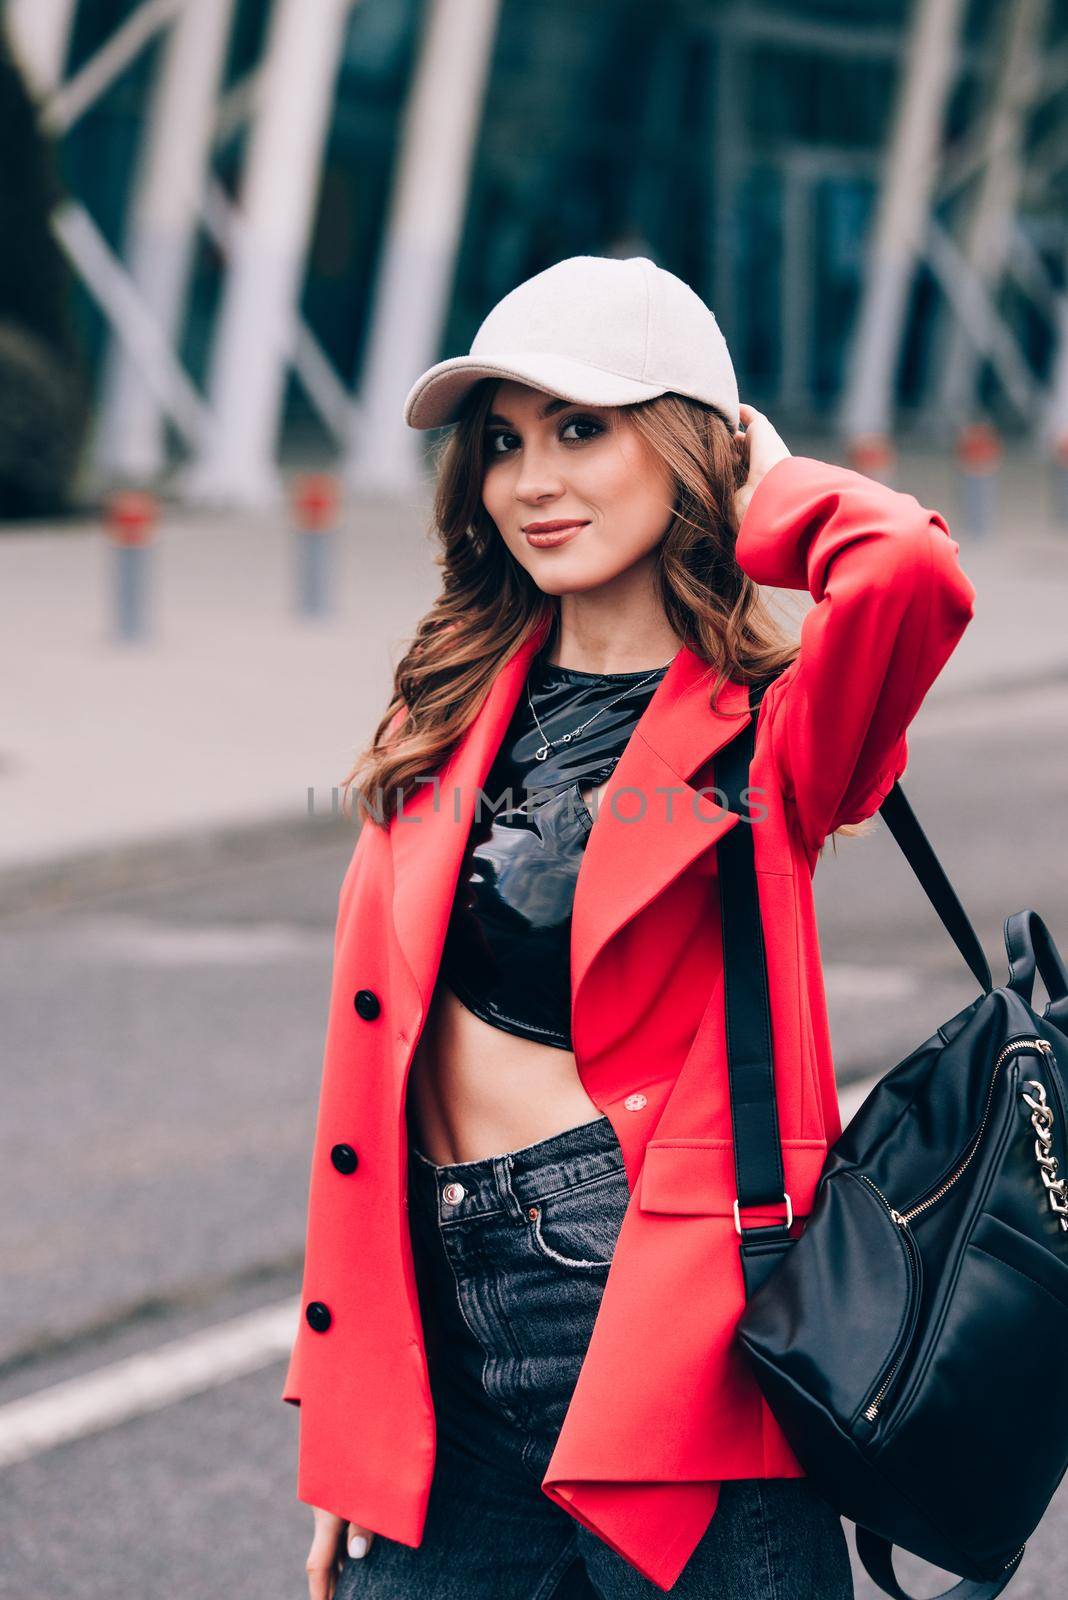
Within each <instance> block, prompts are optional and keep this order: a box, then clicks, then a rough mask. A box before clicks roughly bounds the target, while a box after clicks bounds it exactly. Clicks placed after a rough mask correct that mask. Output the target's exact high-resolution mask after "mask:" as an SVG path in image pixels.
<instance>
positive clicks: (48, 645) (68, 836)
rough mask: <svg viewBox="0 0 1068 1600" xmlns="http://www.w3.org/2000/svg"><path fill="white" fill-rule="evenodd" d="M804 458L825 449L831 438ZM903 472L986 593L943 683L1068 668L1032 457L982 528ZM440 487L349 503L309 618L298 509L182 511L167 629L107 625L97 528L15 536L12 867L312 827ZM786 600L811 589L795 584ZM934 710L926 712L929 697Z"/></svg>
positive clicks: (166, 593) (363, 709) (403, 612)
mask: <svg viewBox="0 0 1068 1600" xmlns="http://www.w3.org/2000/svg"><path fill="white" fill-rule="evenodd" d="M794 448H795V453H798V454H822V455H823V457H824V459H831V456H830V453H829V451H828V448H827V446H826V444H825V443H824V445H823V446H822V447H815V446H813V447H811V448H809V449H808V450H805V449H802V448H800V447H798V446H797V445H795V446H794ZM898 482H899V483H900V484H901V485H902V486H904V485H907V486H908V488H909V489H910V490H912V492H914V493H916V494H917V495H918V496H919V498H920V499H921V500H923V501H924V503H926V504H928V505H932V506H937V507H938V508H939V509H940V510H942V511H943V512H944V514H945V515H946V516H947V519H948V520H949V522H950V525H951V527H952V528H953V531H954V535H955V537H958V538H959V541H960V544H961V560H962V564H963V566H964V568H965V571H966V572H967V573H968V575H969V577H971V579H972V581H973V582H974V584H975V586H976V589H977V591H978V600H977V607H976V617H975V620H974V622H973V624H972V626H971V628H970V629H969V630H968V633H967V634H966V635H965V638H964V640H963V641H962V643H961V645H960V647H959V648H958V650H957V652H956V653H955V655H954V657H953V659H952V660H951V662H950V664H949V666H948V667H947V669H946V671H945V673H944V674H943V676H942V678H941V679H940V681H939V683H938V684H937V685H936V687H935V689H934V691H933V692H932V695H931V697H930V700H931V702H933V701H934V700H935V699H936V698H937V699H942V698H943V697H951V696H954V695H961V694H970V693H974V692H975V691H977V690H980V689H982V688H983V687H984V686H986V685H992V686H993V685H998V686H1001V687H1005V686H1007V685H1008V684H1010V683H1017V682H1018V683H1019V684H1020V685H1021V686H1024V685H1026V684H1038V683H1041V682H1043V681H1047V680H1049V679H1052V678H1056V677H1059V676H1063V675H1065V674H1068V627H1066V625H1065V617H1066V616H1068V530H1056V529H1055V528H1054V527H1053V526H1052V524H1051V522H1050V519H1049V513H1048V508H1047V506H1046V504H1045V496H1046V493H1047V486H1045V485H1044V484H1043V483H1042V481H1041V480H1040V478H1039V477H1038V476H1037V474H1036V469H1035V468H1034V466H1033V465H1032V464H1031V463H1030V462H1028V461H1026V460H1018V461H1015V462H1010V463H1008V464H1007V466H1006V471H1005V473H1004V475H1003V484H1002V503H1003V506H1004V507H1005V514H1004V516H1003V517H1002V519H1001V525H1000V527H999V529H998V531H997V533H996V534H995V535H993V536H991V537H990V538H989V539H986V540H975V539H971V538H969V537H968V536H967V534H966V533H965V532H964V530H963V529H959V530H958V527H957V525H956V520H955V503H956V496H955V489H954V483H953V478H952V467H951V464H950V463H948V462H947V461H945V460H944V459H941V458H938V457H935V456H931V457H928V458H917V459H915V460H912V461H909V462H906V463H904V464H903V465H902V467H901V469H900V471H899V474H898ZM428 522H429V498H428V496H427V495H425V494H424V495H423V496H418V495H413V497H412V498H411V500H410V501H408V502H406V503H396V502H389V503H387V502H384V501H379V502H364V503H360V504H356V505H350V506H349V507H348V510H347V513H346V517H345V522H344V525H343V527H342V529H341V530H339V532H338V534H337V536H336V538H337V557H338V563H337V577H336V584H335V586H334V594H335V600H336V612H335V615H334V616H333V617H331V618H330V619H329V620H326V621H310V620H304V619H301V618H299V617H297V616H296V615H295V613H294V609H293V606H294V594H295V589H296V581H295V550H294V535H293V534H292V532H291V530H290V528H289V526H288V523H287V521H286V519H285V518H284V516H271V517H265V516H262V515H261V516H256V517H251V516H237V515H228V516H223V517H219V516H205V515H196V514H190V513H186V512H183V511H178V510H174V509H171V510H166V509H165V511H164V515H163V518H162V522H161V527H160V533H159V537H158V540H157V543H156V545H155V547H154V548H153V550H152V551H151V554H150V561H151V563H152V569H153V571H152V582H153V591H154V592H153V602H154V603H153V607H152V613H153V633H152V636H151V639H150V641H149V642H147V643H145V644H136V645H130V644H126V645H123V644H116V643H113V642H112V641H111V639H110V637H109V623H110V603H111V589H110V585H111V577H112V569H111V558H112V555H113V551H112V549H111V547H110V546H109V544H108V543H107V541H106V539H105V538H104V536H103V534H102V533H101V531H100V529H99V528H98V527H97V526H94V525H86V526H77V525H76V526H73V527H70V526H68V527H65V528H63V529H56V530H46V529H39V528H34V529H30V528H20V529H14V530H6V531H4V532H2V533H0V670H2V673H3V681H4V684H5V686H6V693H5V694H4V696H3V711H2V714H0V800H2V813H3V827H2V830H0V872H4V873H5V874H8V873H12V872H14V873H16V874H17V875H21V874H22V873H24V872H25V871H26V870H27V869H29V870H39V869H42V868H45V867H46V866H47V865H48V864H49V863H53V864H59V863H63V862H65V861H69V860H70V859H71V858H74V857H78V856H81V855H85V854H86V853H91V852H114V851H117V850H122V849H124V848H127V847H130V846H137V845H146V844H150V843H159V844H161V845H163V844H165V843H166V842H167V841H168V840H178V839H182V838H187V837H189V836H191V835H195V834H197V833H199V832H204V831H206V830H216V829H220V828H221V829H233V828H244V827H250V826H254V825H257V824H259V825H262V824H267V823H271V822H278V823H279V824H283V825H287V826H293V827H299V825H300V824H301V823H302V822H304V823H305V824H307V823H308V818H309V811H308V805H309V802H308V791H309V790H311V791H312V794H313V796H314V807H315V811H316V813H317V815H318V817H319V819H320V820H321V818H322V817H323V816H324V815H325V814H327V813H329V811H330V807H331V800H332V796H331V791H332V789H333V787H334V786H335V785H337V784H338V783H339V782H340V780H341V779H342V778H343V777H344V775H345V773H346V772H347V770H348V768H349V766H350V764H351V762H352V760H353V758H354V757H355V754H356V752H357V749H358V748H359V746H360V745H361V744H362V743H363V741H364V740H365V739H366V738H367V737H368V736H369V735H370V733H371V731H372V729H373V727H374V725H375V722H376V720H377V718H378V717H379V716H380V715H381V712H382V710H383V709H384V706H385V703H386V699H387V697H388V692H389V687H390V683H391V680H392V668H393V664H394V663H395V662H396V661H397V660H398V659H399V657H400V655H401V653H402V652H403V649H404V647H405V639H406V636H407V634H408V632H409V630H411V629H412V628H414V625H415V623H416V621H417V619H418V617H419V616H420V615H421V614H422V612H423V611H424V610H425V609H426V607H427V606H428V605H429V604H430V602H431V600H432V599H433V597H434V594H435V593H436V591H437V588H438V572H437V569H436V567H435V566H434V563H433V559H432V556H433V546H432V545H431V544H430V543H429V542H428V536H427V533H426V531H425V530H426V528H427V526H428ZM786 599H787V606H786V610H785V613H784V614H785V615H786V616H787V617H794V618H799V617H800V615H801V613H802V611H803V608H804V602H803V601H800V600H799V597H794V596H788V597H786ZM921 717H922V713H921Z"/></svg>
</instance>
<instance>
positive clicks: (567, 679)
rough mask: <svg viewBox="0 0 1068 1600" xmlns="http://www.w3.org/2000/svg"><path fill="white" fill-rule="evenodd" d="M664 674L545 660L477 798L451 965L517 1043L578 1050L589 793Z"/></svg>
mask: <svg viewBox="0 0 1068 1600" xmlns="http://www.w3.org/2000/svg"><path fill="white" fill-rule="evenodd" d="M666 671H667V665H665V666H662V667H658V668H655V669H653V670H652V671H651V672H610V673H601V672H580V671H577V670H575V669H573V668H571V667H558V666H554V665H553V664H552V663H551V662H549V661H547V660H546V659H545V653H544V651H543V652H542V653H540V654H539V655H538V656H536V657H535V658H534V660H533V662H532V663H531V667H530V671H529V672H528V674H527V682H526V687H525V690H524V692H522V693H521V694H520V697H519V701H518V704H517V705H516V709H515V712H514V714H513V716H512V719H511V722H510V723H509V725H508V728H507V730H506V732H505V735H504V738H503V740H502V741H501V745H500V748H499V750H498V752H497V755H496V757H495V759H494V762H493V766H492V767H491V768H490V771H489V773H488V775H487V777H486V781H485V783H484V784H483V786H482V788H483V792H484V795H485V799H483V798H482V796H480V795H476V807H475V819H474V822H473V824H472V827H471V833H470V835H469V837H468V841H467V846H466V849H465V853H464V857H463V862H462V864H461V867H460V874H459V879H458V882H457V887H456V895H455V899H454V901H453V907H452V913H451V915H450V918H449V925H448V929H447V931H446V936H445V945H444V949H443V952H442V961H441V975H442V977H443V978H444V980H445V982H446V983H447V984H448V986H449V988H450V989H452V991H453V992H454V994H456V995H457V997H458V998H459V999H460V1000H461V1001H462V1002H463V1003H464V1005H465V1006H467V1008H468V1010H469V1011H473V1012H474V1013H475V1015H476V1016H479V1017H482V1018H483V1020H484V1021H486V1022H489V1023H492V1024H493V1025H494V1026H495V1027H498V1028H503V1029H504V1030H505V1032H507V1033H515V1034H520V1035H522V1036H523V1037H525V1038H528V1039H539V1040H541V1041H542V1043H544V1044H552V1045H556V1046H557V1047H558V1048H560V1049H562V1050H570V1049H571V909H572V904H573V900H574V892H575V881H576V879H577V877H578V870H579V866H580V864H581V859H582V852H583V850H584V849H585V847H586V840H587V839H588V838H589V834H590V829H591V828H592V827H593V823H594V818H593V816H592V815H591V813H590V811H589V809H588V807H587V805H586V802H585V801H584V800H583V798H582V795H581V793H580V785H585V786H586V787H597V786H598V785H600V784H602V783H604V781H605V780H606V779H607V778H608V776H609V774H610V773H611V772H612V770H613V768H614V767H615V764H616V762H617V761H618V760H619V758H620V756H621V755H622V754H623V751H624V748H625V747H626V744H627V741H628V739H629V738H630V736H631V734H632V733H633V731H634V727H635V724H636V723H637V721H638V718H639V717H640V716H641V714H642V712H643V711H644V710H645V708H646V706H647V705H648V704H649V701H650V699H651V698H652V696H653V694H654V693H655V691H656V688H657V685H658V684H659V682H660V680H661V679H662V678H663V676H664V674H665V672H666ZM528 694H529V698H530V701H532V702H533V705H534V709H535V710H536V712H537V720H536V719H535V717H534V716H533V715H532V712H531V707H530V704H529V703H528ZM595 713H599V715H596V716H595V715H594V714H595ZM591 717H593V718H594V720H593V722H592V723H591V724H590V726H589V727H588V728H585V729H582V730H581V731H576V730H579V728H580V724H582V723H584V722H586V721H587V720H588V719H589V718H591ZM539 721H540V723H541V726H542V728H543V729H544V730H545V734H544V736H543V734H542V732H541V730H540V729H539V727H538V722H539ZM568 733H571V734H572V735H573V737H572V738H571V739H570V740H569V741H567V742H563V736H564V735H565V734H568ZM545 737H547V738H548V739H550V740H552V741H554V747H552V748H550V749H549V750H548V752H547V754H546V756H545V757H544V759H541V760H539V759H538V758H537V755H536V752H537V751H538V750H539V749H544V748H545Z"/></svg>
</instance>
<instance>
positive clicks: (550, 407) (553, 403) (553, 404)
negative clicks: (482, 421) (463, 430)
mask: <svg viewBox="0 0 1068 1600" xmlns="http://www.w3.org/2000/svg"><path fill="white" fill-rule="evenodd" d="M574 405H578V401H577V400H550V401H549V402H548V404H547V405H544V406H542V408H541V410H540V411H539V412H538V416H539V417H541V418H544V417H551V416H552V415H553V414H554V412H557V411H563V410H564V408H565V406H574ZM486 421H487V422H504V423H506V424H507V425H508V426H509V427H510V426H511V423H510V422H509V419H508V418H507V417H502V416H501V414H500V412H499V411H494V412H492V413H491V415H490V416H488V417H487V418H486Z"/></svg>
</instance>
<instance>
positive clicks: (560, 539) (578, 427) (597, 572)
mask: <svg viewBox="0 0 1068 1600" xmlns="http://www.w3.org/2000/svg"><path fill="white" fill-rule="evenodd" d="M484 462H485V468H484V475H483V480H482V503H483V505H484V506H485V508H486V510H487V512H488V513H489V515H490V516H491V517H492V518H493V521H494V523H495V524H496V526H497V529H498V531H499V532H500V535H501V538H502V539H503V540H504V542H505V544H506V545H507V546H508V549H509V550H510V551H511V552H512V555H513V556H514V557H515V559H516V560H517V561H518V562H519V564H520V565H521V566H523V567H525V568H526V570H527V571H528V572H529V573H530V575H531V577H532V578H533V579H534V582H535V583H536V584H537V585H538V587H539V589H541V590H542V591H543V592H544V593H546V594H573V593H575V592H577V591H579V590H585V589H594V588H597V587H599V586H600V585H601V584H604V583H608V582H610V581H611V580H612V579H613V578H616V577H618V576H619V575H620V574H621V573H622V572H625V571H626V570H627V568H629V567H632V566H633V565H634V564H635V563H636V562H638V561H640V560H642V558H643V557H645V556H648V555H649V554H650V552H651V551H653V550H654V549H655V548H656V546H657V545H658V544H659V543H660V541H661V539H662V538H663V537H664V534H665V533H666V532H667V529H668V526H669V524H670V522H671V517H672V503H673V498H674V490H673V482H672V475H671V472H670V471H669V469H668V467H667V466H666V464H665V463H664V462H662V461H661V460H660V459H659V458H658V457H656V456H655V455H653V454H652V452H651V451H650V450H649V449H648V448H647V446H646V445H645V442H644V440H643V439H642V438H641V437H640V435H639V434H638V433H637V432H636V431H635V430H634V428H633V427H631V426H630V424H629V423H628V422H627V420H626V417H625V414H624V413H623V412H622V411H621V410H620V408H619V407H617V406H588V405H582V404H578V403H576V402H573V401H570V400H560V399H558V398H556V397H554V396H553V395H549V394H546V393H545V391H544V390H542V389H533V388H531V387H530V386H529V385H528V384H525V383H516V382H513V381H512V380H507V381H502V382H501V383H499V384H498V386H497V390H496V393H495V395H494V400H493V408H492V410H491V412H490V414H489V417H488V419H487V422H486V437H485V446H484ZM542 522H548V523H557V522H568V523H580V524H581V526H579V527H572V528H570V529H569V530H567V531H566V532H563V531H561V532H560V533H555V534H552V535H549V534H546V535H544V536H543V537H542V539H541V540H540V541H539V540H538V537H537V530H536V524H538V523H542ZM531 524H535V527H532V526H531Z"/></svg>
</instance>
